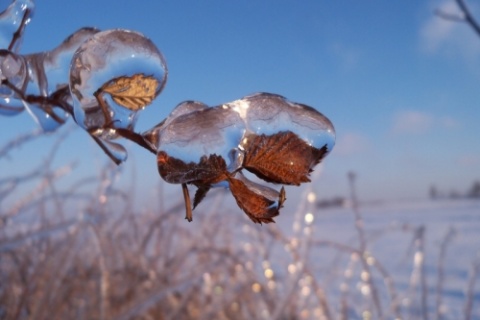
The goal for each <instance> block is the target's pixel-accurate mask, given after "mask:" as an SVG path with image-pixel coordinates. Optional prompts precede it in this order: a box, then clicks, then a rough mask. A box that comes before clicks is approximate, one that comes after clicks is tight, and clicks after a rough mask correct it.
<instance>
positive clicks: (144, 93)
mask: <svg viewBox="0 0 480 320" xmlns="http://www.w3.org/2000/svg"><path fill="white" fill-rule="evenodd" d="M157 88H158V80H157V79H156V78H154V77H152V76H145V75H144V74H142V73H140V74H135V75H133V76H131V77H119V78H115V79H113V80H111V81H109V82H107V83H106V84H104V85H103V86H102V88H100V91H103V92H106V93H109V94H110V95H111V96H112V99H113V101H114V102H115V103H117V104H119V105H121V106H123V107H125V108H127V109H130V110H132V111H137V110H139V109H142V108H144V107H145V106H147V105H149V104H150V103H151V102H152V101H153V99H155V97H156V96H157V94H158V89H157Z"/></svg>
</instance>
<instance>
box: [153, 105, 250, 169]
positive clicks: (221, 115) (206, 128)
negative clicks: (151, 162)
mask: <svg viewBox="0 0 480 320" xmlns="http://www.w3.org/2000/svg"><path fill="white" fill-rule="evenodd" d="M185 107H187V106H183V108H185ZM200 107H202V105H200ZM177 113H181V112H180V111H178V110H177ZM244 133H245V124H244V122H243V121H242V119H241V118H240V117H239V115H238V114H237V113H236V112H232V110H230V109H229V108H223V107H214V108H207V109H204V108H203V107H202V109H201V110H197V111H193V112H189V113H185V114H181V115H180V116H177V117H175V118H173V119H172V120H169V122H168V124H167V125H166V126H165V127H164V128H163V130H161V131H160V136H159V141H158V151H163V152H166V153H167V154H168V155H169V156H170V157H174V158H177V159H180V160H182V161H184V162H186V163H188V162H199V161H200V158H201V157H202V156H209V155H211V154H216V155H219V156H221V157H222V158H223V159H224V160H225V161H226V162H227V166H228V167H231V166H232V163H229V161H228V160H229V159H230V156H231V153H232V151H234V149H235V148H236V147H237V146H238V145H239V143H240V141H241V139H242V137H243V135H244Z"/></svg>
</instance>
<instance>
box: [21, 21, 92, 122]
mask: <svg viewBox="0 0 480 320" xmlns="http://www.w3.org/2000/svg"><path fill="white" fill-rule="evenodd" d="M98 31H99V30H97V29H95V28H82V29H79V30H78V31H76V32H74V33H73V34H72V35H70V36H69V37H68V38H67V39H65V40H64V41H63V42H62V43H61V44H60V45H59V46H58V47H56V48H55V49H53V50H51V51H47V52H41V53H35V54H31V55H27V56H26V57H25V59H26V61H27V68H28V70H29V73H28V74H29V82H28V86H27V90H26V94H28V95H31V96H38V97H50V98H51V99H52V100H56V101H53V102H52V103H47V102H41V101H39V102H34V101H27V102H26V106H27V108H28V111H29V113H30V114H31V115H32V116H33V117H34V118H35V120H36V121H37V122H38V123H39V124H40V126H41V127H42V129H43V130H44V131H52V130H55V129H56V128H57V127H58V126H60V125H61V124H63V123H64V122H65V121H66V120H67V118H68V116H69V113H68V112H67V110H64V109H62V108H59V107H58V106H57V105H55V103H61V104H63V106H62V107H63V108H70V106H71V104H72V99H71V96H70V90H69V84H68V75H69V70H70V62H71V61H72V57H73V54H74V53H75V51H76V50H77V49H78V47H79V46H80V45H81V44H82V43H84V42H85V41H86V40H88V39H90V38H91V37H92V36H93V35H94V34H95V33H97V32H98Z"/></svg>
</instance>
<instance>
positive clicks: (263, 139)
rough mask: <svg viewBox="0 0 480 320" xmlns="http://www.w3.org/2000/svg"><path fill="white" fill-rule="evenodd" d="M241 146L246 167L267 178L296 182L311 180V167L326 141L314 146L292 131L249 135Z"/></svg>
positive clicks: (267, 179)
mask: <svg viewBox="0 0 480 320" xmlns="http://www.w3.org/2000/svg"><path fill="white" fill-rule="evenodd" d="M244 148H245V159H244V163H243V166H244V167H245V169H247V170H249V171H250V172H252V173H254V174H256V175H257V176H258V177H259V178H261V179H263V180H265V181H268V182H273V183H281V184H287V185H297V186H298V185H300V184H301V183H303V182H310V179H309V178H308V176H309V174H310V172H312V168H313V167H314V166H315V165H316V164H318V163H319V162H320V161H321V160H322V159H323V157H324V156H325V155H326V153H327V147H326V145H325V146H323V147H322V148H320V149H317V148H315V147H312V146H310V145H308V144H307V143H306V142H305V141H304V140H302V139H300V138H299V137H298V136H297V135H296V134H295V133H293V132H291V131H282V132H279V133H276V134H273V135H269V136H267V135H264V134H262V135H251V136H249V137H247V142H246V144H245V146H244Z"/></svg>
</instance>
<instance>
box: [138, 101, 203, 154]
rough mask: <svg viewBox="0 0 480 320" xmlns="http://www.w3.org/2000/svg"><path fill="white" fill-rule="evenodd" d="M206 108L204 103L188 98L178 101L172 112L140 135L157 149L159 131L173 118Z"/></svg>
mask: <svg viewBox="0 0 480 320" xmlns="http://www.w3.org/2000/svg"><path fill="white" fill-rule="evenodd" d="M206 108H208V106H207V105H206V104H205V103H202V102H199V101H191V100H189V101H184V102H182V103H179V104H178V105H177V106H176V107H175V108H174V109H173V110H172V112H170V114H169V115H168V117H167V118H166V119H164V120H163V121H162V122H160V123H159V124H157V125H156V126H154V127H153V128H152V129H150V130H148V131H145V132H144V133H143V134H142V135H143V137H144V138H145V139H146V140H147V141H148V142H149V143H150V144H151V145H152V148H153V149H155V150H158V147H159V144H160V136H161V132H162V131H163V129H164V128H166V127H168V126H169V125H170V123H171V122H172V121H173V120H175V119H176V118H177V117H180V116H181V115H184V114H187V113H191V112H194V111H199V110H203V109H206Z"/></svg>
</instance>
